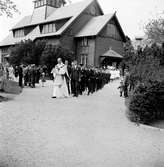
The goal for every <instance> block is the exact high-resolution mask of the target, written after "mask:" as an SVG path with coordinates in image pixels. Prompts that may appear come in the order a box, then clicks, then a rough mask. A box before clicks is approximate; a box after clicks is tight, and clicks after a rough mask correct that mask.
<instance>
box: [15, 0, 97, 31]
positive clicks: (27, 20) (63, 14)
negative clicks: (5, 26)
mask: <svg viewBox="0 0 164 167" xmlns="http://www.w3.org/2000/svg"><path fill="white" fill-rule="evenodd" d="M93 1H94V0H84V1H80V2H78V3H73V4H70V5H67V6H63V7H60V8H58V9H54V12H53V13H52V14H51V15H50V16H49V17H47V18H46V19H45V18H44V19H43V18H42V19H40V17H39V14H38V17H39V18H38V19H36V18H35V20H33V19H32V15H30V16H25V17H24V18H23V19H22V20H21V21H20V22H19V23H17V24H16V25H15V26H14V27H13V28H12V29H18V28H22V27H27V26H32V25H37V24H41V23H46V22H52V21H56V20H61V19H65V18H70V17H73V18H74V19H75V18H76V17H77V16H78V15H80V14H81V12H83V11H84V10H85V9H86V8H87V7H88V6H89V5H90V4H91V3H92V2H93ZM40 12H42V10H41V11H40Z"/></svg>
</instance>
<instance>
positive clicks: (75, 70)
mask: <svg viewBox="0 0 164 167" xmlns="http://www.w3.org/2000/svg"><path fill="white" fill-rule="evenodd" d="M80 80H81V74H80V69H79V67H78V65H77V61H74V62H73V63H72V70H71V88H72V94H73V96H74V97H78V96H79V82H80Z"/></svg>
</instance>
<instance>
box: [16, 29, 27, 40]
mask: <svg viewBox="0 0 164 167" xmlns="http://www.w3.org/2000/svg"><path fill="white" fill-rule="evenodd" d="M24 36H25V33H24V29H19V30H15V31H14V37H15V38H20V37H24Z"/></svg>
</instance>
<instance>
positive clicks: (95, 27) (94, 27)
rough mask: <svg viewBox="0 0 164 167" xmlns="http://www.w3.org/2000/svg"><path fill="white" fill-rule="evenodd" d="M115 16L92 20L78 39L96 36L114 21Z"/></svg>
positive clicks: (110, 15) (99, 17)
mask: <svg viewBox="0 0 164 167" xmlns="http://www.w3.org/2000/svg"><path fill="white" fill-rule="evenodd" d="M113 16H114V14H108V15H102V16H97V17H94V18H92V19H91V20H90V21H89V22H88V23H87V24H86V25H85V26H84V28H83V29H82V30H81V31H80V32H79V33H78V34H77V35H76V37H87V36H96V35H98V34H99V32H100V31H101V30H102V29H103V27H104V26H105V25H106V24H107V23H108V22H109V21H110V19H112V17H113Z"/></svg>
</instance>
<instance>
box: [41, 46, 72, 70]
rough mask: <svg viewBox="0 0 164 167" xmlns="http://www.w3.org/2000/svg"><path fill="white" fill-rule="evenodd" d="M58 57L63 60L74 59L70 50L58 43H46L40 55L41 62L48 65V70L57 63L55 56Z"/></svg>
mask: <svg viewBox="0 0 164 167" xmlns="http://www.w3.org/2000/svg"><path fill="white" fill-rule="evenodd" d="M59 57H61V58H62V59H63V60H68V61H72V60H74V56H73V54H72V52H71V51H70V50H68V49H65V48H63V47H61V46H60V45H51V44H50V45H46V47H45V49H44V51H43V53H42V55H41V64H42V65H48V66H47V67H48V70H51V69H52V68H53V67H54V65H55V64H56V63H57V58H59Z"/></svg>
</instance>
